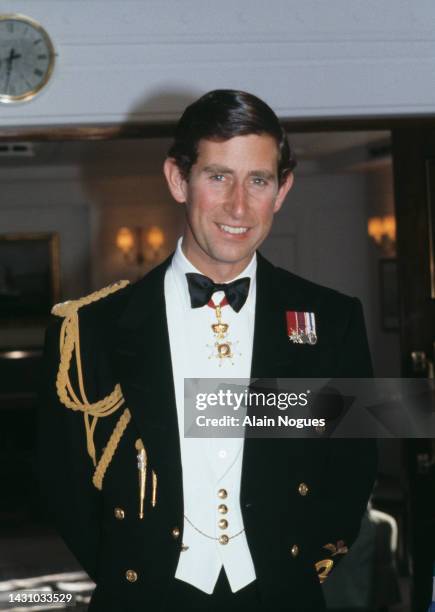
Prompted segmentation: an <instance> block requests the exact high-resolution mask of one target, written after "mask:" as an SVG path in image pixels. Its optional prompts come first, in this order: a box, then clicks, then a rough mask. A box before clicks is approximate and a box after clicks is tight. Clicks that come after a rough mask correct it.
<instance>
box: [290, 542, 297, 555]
mask: <svg viewBox="0 0 435 612" xmlns="http://www.w3.org/2000/svg"><path fill="white" fill-rule="evenodd" d="M290 552H291V554H292V557H297V556H298V554H299V546H298V545H297V544H293V546H292V547H291V549H290Z"/></svg>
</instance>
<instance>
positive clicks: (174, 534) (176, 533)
mask: <svg viewBox="0 0 435 612" xmlns="http://www.w3.org/2000/svg"><path fill="white" fill-rule="evenodd" d="M171 533H172V537H173V538H174V539H175V540H176V539H177V538H179V537H180V530H179V529H178V527H174V528H173V530H172V531H171Z"/></svg>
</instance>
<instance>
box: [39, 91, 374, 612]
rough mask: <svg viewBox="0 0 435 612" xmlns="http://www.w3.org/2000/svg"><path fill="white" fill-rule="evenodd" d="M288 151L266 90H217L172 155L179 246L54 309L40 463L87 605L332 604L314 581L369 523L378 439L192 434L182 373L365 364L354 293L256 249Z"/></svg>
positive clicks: (286, 179)
mask: <svg viewBox="0 0 435 612" xmlns="http://www.w3.org/2000/svg"><path fill="white" fill-rule="evenodd" d="M294 165H295V163H294V161H293V159H292V157H291V154H290V149H289V146H288V142H287V138H286V134H285V132H284V130H283V128H282V127H281V125H280V124H279V121H278V119H277V117H276V115H275V114H274V113H273V111H272V110H271V109H270V108H269V107H268V106H267V105H266V104H265V103H264V102H262V101H261V100H259V99H258V98H256V97H254V96H252V95H250V94H247V93H244V92H239V91H232V90H217V91H213V92H210V93H208V94H206V95H205V96H203V97H202V98H200V99H199V100H197V101H196V102H195V103H193V104H192V105H191V106H189V107H188V108H187V109H186V111H185V112H184V114H183V116H182V118H181V120H180V122H179V124H178V126H177V130H176V134H175V142H174V144H173V146H172V147H171V149H170V151H169V155H168V158H167V159H166V161H165V164H164V173H165V176H166V180H167V182H168V186H169V189H170V191H171V193H172V195H173V197H174V198H175V200H176V201H177V202H179V203H180V204H181V205H183V206H184V207H185V210H186V228H185V231H184V234H183V237H182V239H181V240H180V241H179V243H178V246H177V250H176V252H175V254H174V255H173V257H171V258H169V259H168V260H167V261H166V262H164V263H163V264H162V265H160V266H159V267H157V268H156V269H154V270H153V271H152V272H151V273H150V274H148V275H147V276H146V277H145V278H144V279H142V280H141V281H139V282H138V283H136V284H134V285H127V286H125V284H120V285H115V286H112V287H108V288H106V289H105V290H103V291H102V292H97V293H96V294H92V295H91V296H87V297H86V298H84V299H82V300H78V301H76V302H69V303H68V302H67V303H65V304H61V305H58V306H57V307H56V308H55V309H54V313H55V314H56V315H57V316H59V317H60V320H59V323H58V324H57V325H54V326H52V327H51V328H50V329H49V331H48V335H47V343H46V354H47V359H46V364H47V380H48V384H47V395H46V398H45V401H44V405H43V410H42V418H41V427H40V431H41V473H42V475H43V481H44V488H45V491H46V493H47V497H48V499H49V503H50V507H51V509H52V511H53V515H54V517H55V520H56V522H57V524H58V526H59V529H60V532H61V533H62V534H63V537H64V538H65V540H66V542H67V544H68V545H69V547H70V548H71V550H72V551H73V552H74V554H75V555H76V557H77V558H78V559H79V561H80V562H81V564H82V565H83V567H84V568H85V569H86V571H87V572H88V573H89V575H90V576H91V577H92V578H93V579H94V580H95V581H96V583H97V587H96V591H95V593H94V596H93V599H92V602H91V605H90V608H89V609H90V610H91V611H104V612H110V611H112V610H113V611H114V612H115V611H116V612H121V611H123V610H125V611H129V612H135V611H138V612H139V611H140V610H146V609H150V610H151V609H152V610H162V611H166V610H173V609H179V610H180V609H181V610H217V609H219V610H221V609H226V610H244V609H248V608H249V609H252V610H292V611H298V612H299V611H302V610H307V611H308V610H310V611H311V610H312V611H313V612H314V611H316V612H319V611H321V610H324V609H325V604H324V600H323V596H322V590H321V586H320V582H321V581H323V580H324V579H325V578H326V576H327V575H328V573H329V572H330V571H331V569H332V568H333V567H334V565H335V564H336V563H337V562H338V561H339V560H340V558H341V557H343V556H344V554H345V553H346V552H347V550H348V548H349V547H350V546H351V544H352V542H353V541H354V539H355V538H356V536H357V534H358V530H359V524H360V520H361V517H362V514H363V512H364V510H365V507H366V503H367V499H368V496H369V493H370V490H371V486H372V483H373V478H374V471H375V457H374V454H375V453H374V449H373V446H372V445H371V444H370V443H369V442H366V441H361V440H354V441H352V444H351V445H348V444H347V443H346V442H345V441H341V440H336V441H334V442H333V443H328V441H327V440H320V439H314V440H304V441H302V443H301V441H300V440H299V441H298V440H293V441H291V440H271V439H250V438H247V439H246V440H243V439H242V440H240V439H231V440H228V439H224V440H212V441H210V442H209V441H207V440H205V441H204V440H202V439H194V438H185V437H184V435H183V431H184V430H183V416H184V404H183V393H184V389H183V382H184V378H188V377H205V378H206V377H208V378H213V377H232V378H249V377H250V376H252V377H253V378H258V377H262V378H267V377H271V378H273V377H367V376H370V375H371V365H370V356H369V351H368V346H367V340H366V335H365V330H364V323H363V317H362V311H361V306H360V304H359V302H358V300H356V299H353V298H348V297H346V296H343V295H341V294H339V293H337V292H335V291H332V290H329V289H326V288H323V287H320V286H317V285H314V284H312V283H310V282H308V281H305V280H303V279H301V278H298V277H296V276H294V275H293V274H291V273H289V272H286V271H284V270H281V269H278V268H275V267H274V266H273V265H272V264H270V263H269V262H267V261H266V260H265V259H264V258H262V257H261V256H260V254H258V253H257V252H256V249H257V248H258V247H259V246H260V244H261V243H262V242H263V240H264V239H265V238H266V236H267V234H268V233H269V230H270V227H271V224H272V220H273V217H274V214H275V213H276V212H278V210H279V209H280V208H281V206H282V204H283V201H284V199H285V197H286V195H287V193H288V191H289V190H290V189H291V186H292V183H293V173H292V170H293V168H294ZM301 315H302V318H301ZM293 319H294V321H295V325H296V327H297V324H298V323H299V327H297V328H294V326H293V327H292V325H293V323H292V324H291V325H290V323H289V321H290V322H291V321H293ZM212 326H213V327H212Z"/></svg>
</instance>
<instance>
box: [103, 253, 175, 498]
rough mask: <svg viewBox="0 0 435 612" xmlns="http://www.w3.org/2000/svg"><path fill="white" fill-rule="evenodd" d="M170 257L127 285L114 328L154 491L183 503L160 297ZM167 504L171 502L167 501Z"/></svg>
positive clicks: (120, 373) (121, 374) (120, 370)
mask: <svg viewBox="0 0 435 612" xmlns="http://www.w3.org/2000/svg"><path fill="white" fill-rule="evenodd" d="M170 261H171V258H169V259H168V260H166V261H165V262H163V263H162V264H161V265H160V266H158V267H157V268H155V269H154V270H152V271H151V272H150V273H149V274H148V275H147V276H146V277H145V278H143V279H142V280H141V281H139V282H138V283H137V284H136V285H134V286H133V287H132V293H131V296H130V300H129V303H128V305H127V307H126V309H125V310H124V312H123V314H122V316H121V318H120V319H119V321H118V325H117V330H116V338H117V341H116V350H115V368H116V375H117V377H118V380H119V382H120V385H121V389H122V393H123V395H124V398H125V401H126V406H127V407H128V408H129V409H130V412H131V414H132V418H133V420H134V422H135V423H136V425H137V427H138V429H139V431H140V435H141V438H142V440H143V443H144V445H145V448H146V449H147V452H148V455H149V462H150V465H151V466H152V467H153V469H155V470H156V472H157V475H158V482H159V495H163V496H167V497H168V498H169V500H170V503H171V504H174V503H176V504H177V503H180V502H181V508H182V499H183V497H182V495H183V489H182V474H181V455H180V444H179V433H178V418H177V410H176V403H175V392H174V382H173V375H172V362H171V352H170V345H169V333H168V325H167V320H166V307H165V298H164V278H165V272H166V269H167V267H168V265H169V264H170ZM171 507H172V506H171Z"/></svg>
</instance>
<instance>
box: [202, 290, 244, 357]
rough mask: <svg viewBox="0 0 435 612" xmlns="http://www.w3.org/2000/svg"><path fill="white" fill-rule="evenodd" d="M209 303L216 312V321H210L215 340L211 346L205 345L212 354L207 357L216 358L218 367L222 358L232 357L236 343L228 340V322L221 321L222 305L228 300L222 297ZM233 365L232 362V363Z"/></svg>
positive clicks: (226, 303)
mask: <svg viewBox="0 0 435 612" xmlns="http://www.w3.org/2000/svg"><path fill="white" fill-rule="evenodd" d="M209 305H210V306H211V307H212V308H214V311H215V314H216V319H217V320H216V323H212V325H211V329H212V332H213V335H214V337H215V340H216V342H215V343H214V345H213V346H210V345H209V344H208V345H207V346H208V347H209V348H212V349H213V351H212V354H211V355H210V357H209V359H212V358H216V359H219V367H220V366H221V365H222V362H223V360H225V359H233V357H234V353H233V349H232V347H233V345H234V344H237V343H233V342H230V341H229V340H228V329H229V327H230V326H229V325H228V323H224V322H223V321H222V307H223V306H226V305H228V302H227V301H226V299H225V298H224V299H223V300H222V302H221V303H220V304H215V303H214V302H213V300H210V302H209ZM233 365H234V363H233Z"/></svg>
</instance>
